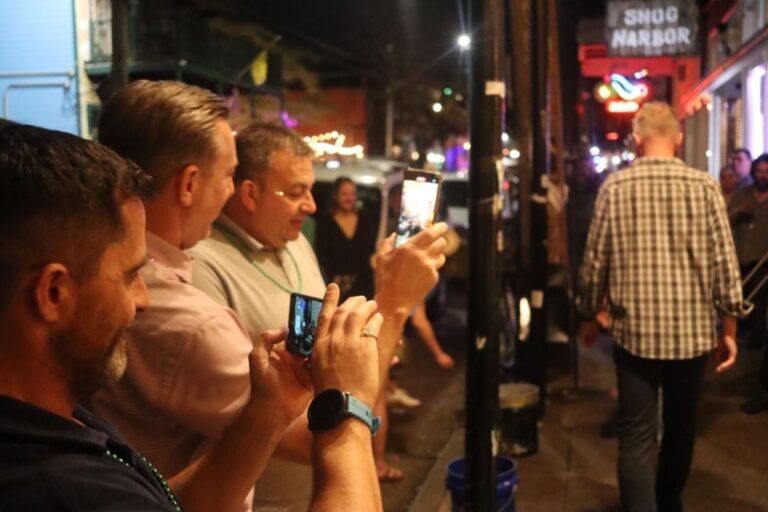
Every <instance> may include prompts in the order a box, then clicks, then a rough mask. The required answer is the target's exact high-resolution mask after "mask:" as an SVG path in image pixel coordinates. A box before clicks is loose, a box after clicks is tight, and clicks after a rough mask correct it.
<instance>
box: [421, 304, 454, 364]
mask: <svg viewBox="0 0 768 512" xmlns="http://www.w3.org/2000/svg"><path fill="white" fill-rule="evenodd" d="M411 323H412V324H413V328H414V329H416V332H417V333H418V335H419V338H421V340H422V341H423V342H424V345H426V346H427V348H428V349H429V351H430V352H432V355H433V356H434V358H435V362H436V363H437V364H438V366H440V367H441V368H444V369H446V370H449V369H451V368H453V366H454V364H455V363H454V361H453V358H452V357H451V356H449V355H448V354H446V353H445V352H444V351H443V347H441V346H440V342H439V341H437V336H435V330H434V329H433V328H432V324H431V323H430V322H429V318H427V308H426V307H425V306H424V303H423V302H422V303H421V304H419V305H418V306H417V307H416V309H415V310H414V311H413V316H412V317H411Z"/></svg>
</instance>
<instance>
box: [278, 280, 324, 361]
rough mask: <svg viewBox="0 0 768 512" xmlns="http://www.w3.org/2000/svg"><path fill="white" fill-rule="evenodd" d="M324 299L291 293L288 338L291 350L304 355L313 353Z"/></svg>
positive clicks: (307, 355) (287, 343)
mask: <svg viewBox="0 0 768 512" xmlns="http://www.w3.org/2000/svg"><path fill="white" fill-rule="evenodd" d="M322 307H323V299H319V298H317V297H310V296H309V295H302V294H300V293H292V294H291V306H290V309H289V313H288V340H287V341H286V346H287V347H288V350H289V351H290V352H293V353H294V354H299V355H301V356H304V357H309V356H310V355H312V348H313V347H314V345H315V336H316V335H317V320H318V317H319V316H320V309H322Z"/></svg>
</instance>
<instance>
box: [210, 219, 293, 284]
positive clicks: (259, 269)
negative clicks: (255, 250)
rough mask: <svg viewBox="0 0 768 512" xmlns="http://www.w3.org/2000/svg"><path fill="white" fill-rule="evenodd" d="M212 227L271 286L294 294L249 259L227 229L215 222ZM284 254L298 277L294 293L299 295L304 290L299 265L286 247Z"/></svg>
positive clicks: (237, 239)
mask: <svg viewBox="0 0 768 512" xmlns="http://www.w3.org/2000/svg"><path fill="white" fill-rule="evenodd" d="M214 225H215V227H216V229H218V230H219V231H221V233H222V234H223V235H224V236H225V237H226V239H227V240H229V243H231V244H232V245H233V246H234V247H235V249H237V250H238V252H239V253H240V254H242V255H243V258H245V259H246V260H248V261H249V262H250V263H251V265H253V268H255V269H256V270H258V271H259V274H261V275H263V276H264V277H266V278H267V279H268V280H269V281H270V282H271V283H272V284H274V285H275V286H277V287H278V288H280V289H281V290H283V291H284V292H285V293H287V294H291V293H293V292H294V290H292V289H290V288H288V287H287V286H284V285H283V284H282V283H281V282H279V281H278V280H277V279H275V278H274V277H272V276H271V275H269V274H268V273H267V271H266V270H264V269H263V268H261V266H260V265H259V264H258V263H256V262H255V261H254V260H253V258H251V257H250V256H249V255H248V253H247V251H246V250H245V248H244V247H243V244H242V241H241V240H240V239H239V238H238V237H237V236H236V235H235V233H233V232H232V231H231V230H230V229H229V228H228V227H226V226H224V225H222V223H220V222H216V223H215V224H214ZM285 252H286V253H288V257H289V258H291V262H292V263H293V268H294V269H295V270H296V275H297V276H298V277H299V287H298V289H297V290H295V291H296V292H297V293H301V291H302V289H303V288H304V280H303V279H302V277H301V269H300V268H299V264H298V263H296V258H294V257H293V254H291V251H289V250H288V248H287V247H286V248H285ZM286 279H287V276H286ZM289 284H290V282H289Z"/></svg>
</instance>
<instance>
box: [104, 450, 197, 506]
mask: <svg viewBox="0 0 768 512" xmlns="http://www.w3.org/2000/svg"><path fill="white" fill-rule="evenodd" d="M106 455H107V457H109V458H111V459H113V460H115V461H117V462H119V463H121V464H123V465H124V466H128V467H129V468H131V469H132V470H134V471H136V472H137V473H138V472H139V470H138V469H137V468H135V467H134V466H133V464H130V463H128V462H127V461H125V460H123V458H122V457H120V456H119V455H117V454H115V453H113V452H112V451H111V450H110V449H109V448H107V453H106ZM138 456H139V457H140V458H141V461H142V462H143V463H144V464H145V465H146V466H147V467H148V468H149V471H150V472H151V473H152V477H153V478H154V479H155V481H156V482H157V483H158V484H159V485H160V488H162V490H163V493H165V497H166V498H168V501H169V502H170V503H171V505H172V506H173V508H174V510H177V511H179V512H181V510H182V509H181V504H180V503H179V500H178V498H176V495H175V494H174V493H173V489H171V487H170V486H169V485H168V482H167V481H166V480H165V478H163V475H161V474H160V471H158V470H157V468H156V467H155V466H154V465H153V464H152V463H151V462H149V461H148V460H147V459H145V458H144V456H143V455H141V454H138Z"/></svg>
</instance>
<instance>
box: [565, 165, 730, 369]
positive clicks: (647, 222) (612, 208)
mask: <svg viewBox="0 0 768 512" xmlns="http://www.w3.org/2000/svg"><path fill="white" fill-rule="evenodd" d="M579 281H580V285H581V290H582V296H581V303H580V305H579V307H580V309H581V312H582V314H584V315H585V317H588V318H589V317H593V316H594V315H595V314H596V313H597V312H598V311H599V310H600V309H601V307H602V305H603V303H604V301H605V300H606V299H607V301H608V307H609V312H610V315H611V331H612V333H613V336H614V339H615V340H616V342H617V343H618V344H619V345H621V346H622V347H623V348H624V349H626V350H627V351H629V352H630V353H632V354H634V355H636V356H638V357H645V358H649V359H689V358H692V357H696V356H698V355H701V354H703V353H705V352H708V351H710V350H712V349H713V348H714V347H715V342H716V337H715V325H714V320H715V319H714V314H713V308H716V309H718V310H719V311H720V312H721V314H723V315H734V316H741V312H742V296H741V280H740V276H739V265H738V262H737V259H736V252H735V250H734V246H733V238H732V236H731V230H730V226H729V225H728V216H727V214H726V209H725V203H724V201H723V198H722V195H721V193H720V188H719V187H718V185H717V183H716V182H715V180H714V179H712V178H711V177H710V176H709V175H707V174H706V173H704V172H702V171H698V170H695V169H692V168H690V167H687V166H686V165H685V164H684V163H683V162H682V161H681V160H679V159H677V158H650V157H645V158H640V159H638V160H637V161H636V162H635V163H634V164H633V165H632V166H631V167H630V168H629V169H627V170H625V171H621V172H619V173H617V174H615V175H613V176H611V177H609V178H608V179H607V180H606V182H605V184H604V185H603V187H602V188H601V189H600V192H599V194H598V197H597V203H596V206H595V216H594V218H593V220H592V224H591V226H590V229H589V238H588V239H587V247H586V250H585V253H584V260H583V262H582V266H581V269H580V272H579Z"/></svg>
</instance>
